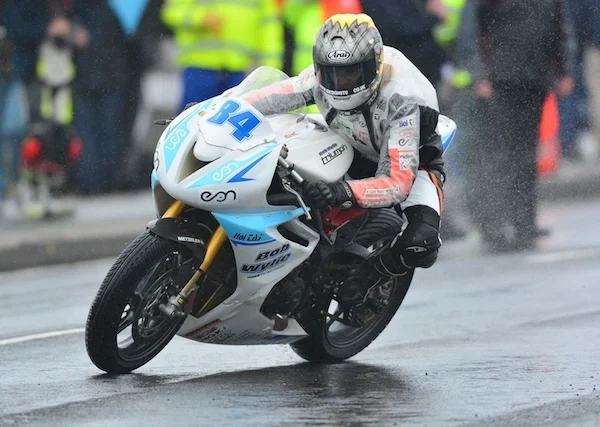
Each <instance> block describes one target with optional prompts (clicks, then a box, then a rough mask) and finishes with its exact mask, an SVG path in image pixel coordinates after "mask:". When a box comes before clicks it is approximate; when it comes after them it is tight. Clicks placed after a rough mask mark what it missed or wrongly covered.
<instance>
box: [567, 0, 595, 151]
mask: <svg viewBox="0 0 600 427" xmlns="http://www.w3.org/2000/svg"><path fill="white" fill-rule="evenodd" d="M566 5H567V8H566V16H567V23H568V26H567V28H568V34H569V36H570V37H569V43H568V46H569V54H570V55H571V57H572V59H573V79H574V82H575V86H574V89H573V92H572V93H571V94H569V95H568V96H566V97H564V98H562V99H561V100H560V101H559V108H560V142H561V157H562V159H569V160H579V158H580V151H579V150H578V146H577V145H578V144H577V142H578V140H579V138H580V136H581V135H582V133H583V132H585V131H586V130H587V129H588V128H589V118H588V100H587V94H586V89H585V85H584V76H583V57H584V53H585V49H586V45H587V43H588V41H589V40H588V36H587V33H588V31H587V25H588V19H589V14H590V11H589V10H586V8H587V6H586V2H585V1H582V0H566Z"/></svg>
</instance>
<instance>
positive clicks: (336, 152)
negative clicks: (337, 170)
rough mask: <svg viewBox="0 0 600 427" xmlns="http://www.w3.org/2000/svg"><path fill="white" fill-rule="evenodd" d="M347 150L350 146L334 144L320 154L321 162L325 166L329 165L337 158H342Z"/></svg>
mask: <svg viewBox="0 0 600 427" xmlns="http://www.w3.org/2000/svg"><path fill="white" fill-rule="evenodd" d="M347 149H348V146H347V145H346V144H342V145H341V146H338V144H337V143H333V144H331V145H330V146H329V147H327V148H325V149H324V150H322V151H320V152H319V156H320V157H321V162H322V163H323V164H324V165H326V164H327V163H329V162H331V161H332V160H333V159H335V158H336V157H339V156H341V155H342V153H343V152H344V151H346V150H347Z"/></svg>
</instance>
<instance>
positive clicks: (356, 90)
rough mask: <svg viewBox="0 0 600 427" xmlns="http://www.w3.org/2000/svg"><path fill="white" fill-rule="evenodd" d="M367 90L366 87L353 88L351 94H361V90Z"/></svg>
mask: <svg viewBox="0 0 600 427" xmlns="http://www.w3.org/2000/svg"><path fill="white" fill-rule="evenodd" d="M366 88H367V86H366V85H361V86H359V87H355V88H354V89H352V92H354V93H358V92H362V91H363V90H365V89H366Z"/></svg>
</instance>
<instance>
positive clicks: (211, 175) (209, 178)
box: [187, 145, 275, 188]
mask: <svg viewBox="0 0 600 427" xmlns="http://www.w3.org/2000/svg"><path fill="white" fill-rule="evenodd" d="M274 147H275V145H272V146H270V147H267V148H266V149H265V150H263V151H261V152H259V153H257V154H255V155H254V156H252V157H249V158H247V159H245V160H239V161H231V162H228V163H225V164H223V165H221V168H216V169H213V170H211V171H210V172H208V173H207V175H204V176H201V177H200V178H198V179H197V180H196V181H194V182H192V183H191V184H190V185H188V187H187V188H196V187H202V186H203V185H212V184H220V183H222V182H223V181H225V180H226V179H227V178H229V175H231V174H232V173H233V172H235V171H237V170H238V169H240V168H243V167H244V165H246V164H248V162H254V163H252V164H251V165H249V166H247V167H246V168H244V170H242V171H240V172H238V174H237V175H236V176H235V177H233V178H232V179H231V180H229V181H227V182H243V181H250V179H248V178H242V180H238V181H233V179H235V178H236V177H238V176H239V175H240V174H241V175H243V174H244V173H246V172H248V171H249V170H250V169H251V168H252V167H253V166H256V164H257V163H258V162H259V161H261V160H262V159H263V158H264V157H265V156H266V155H267V154H269V153H270V152H271V151H272V150H273V148H274ZM257 159H258V160H257ZM224 168H229V169H231V172H230V173H228V174H225V173H220V172H222V171H223V169H224ZM219 173H220V175H221V178H220V179H219V178H218V176H219ZM215 175H217V178H215Z"/></svg>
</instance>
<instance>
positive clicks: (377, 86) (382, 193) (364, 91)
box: [254, 14, 445, 305]
mask: <svg viewBox="0 0 600 427" xmlns="http://www.w3.org/2000/svg"><path fill="white" fill-rule="evenodd" d="M313 62H314V64H313V65H311V66H309V67H308V68H306V69H305V70H304V71H302V72H301V73H300V75H299V76H298V77H295V78H294V79H293V80H291V81H292V82H293V83H292V85H293V87H289V85H290V83H289V82H290V81H289V80H288V83H287V85H288V87H285V88H283V90H276V91H275V90H273V88H267V89H265V92H266V93H267V95H266V98H270V97H273V96H276V97H278V99H277V100H276V101H274V100H272V99H269V100H268V101H269V102H265V103H264V104H263V103H262V102H260V101H258V102H256V103H254V105H255V107H257V108H258V109H259V110H261V108H260V104H263V105H270V106H272V105H277V106H278V108H280V107H281V106H282V105H283V106H286V107H287V106H288V105H289V109H288V108H285V107H281V109H282V110H292V109H294V108H295V107H297V106H299V105H302V104H303V103H304V102H306V104H316V105H317V107H318V108H319V110H320V111H321V113H322V114H323V116H324V117H325V120H326V122H327V124H328V125H329V127H330V128H331V129H333V130H334V131H336V132H338V133H339V134H340V135H342V136H343V137H345V138H346V139H347V140H348V142H349V143H350V144H351V145H352V146H353V147H354V148H355V149H356V150H357V151H358V153H357V155H356V156H355V160H354V163H353V165H352V167H351V169H350V176H353V177H354V176H356V175H357V173H358V175H359V176H360V177H361V178H362V179H352V180H348V181H345V180H340V181H337V182H324V181H318V182H310V183H306V184H305V185H304V189H303V194H304V197H305V199H306V200H307V201H308V202H309V204H310V205H312V206H314V207H316V208H324V207H327V206H331V205H335V206H340V205H343V206H344V207H349V206H351V205H359V206H361V207H363V208H383V207H390V206H396V205H400V206H401V208H402V210H403V213H404V215H405V216H406V219H407V223H408V225H407V226H406V228H405V229H404V230H403V231H402V232H401V233H399V234H398V235H397V236H396V237H395V238H394V239H393V240H392V242H391V243H390V244H388V245H387V246H385V247H384V248H383V249H382V250H379V251H377V252H376V253H374V254H373V255H372V256H371V257H369V258H368V259H367V260H366V261H365V262H363V263H362V264H361V265H360V266H359V267H358V268H357V269H356V270H355V271H353V272H352V274H351V275H350V278H349V279H348V280H347V281H346V282H345V283H344V284H343V285H342V286H341V288H340V289H339V291H338V298H340V300H341V301H343V302H344V303H346V304H350V305H360V304H362V303H363V302H364V299H365V296H366V294H367V292H368V290H369V289H371V288H372V287H374V286H376V285H377V284H379V283H380V282H381V280H388V279H389V277H390V276H402V275H405V274H406V273H407V272H409V271H410V270H412V269H414V268H415V267H423V268H428V267H431V266H432V265H433V263H434V262H435V260H436V258H437V254H438V249H439V248H440V246H441V240H440V237H439V229H440V214H441V212H442V210H443V193H442V183H443V182H444V178H445V174H444V167H443V166H444V163H443V160H442V144H441V138H440V136H439V135H438V134H437V133H436V131H435V129H436V126H437V123H438V116H439V107H438V100H437V94H436V91H435V89H434V87H433V86H432V84H431V83H430V82H429V81H428V80H427V79H426V78H425V76H423V74H422V73H421V72H420V71H419V70H418V69H417V68H416V67H415V66H414V65H413V64H412V63H411V62H410V61H409V60H408V59H407V58H406V57H405V56H404V55H403V54H402V53H400V52H399V51H398V50H396V49H393V48H391V47H388V46H384V45H383V41H382V39H381V35H380V34H379V31H378V30H377V28H376V27H375V24H374V23H373V20H372V19H371V18H370V17H369V16H368V15H365V14H339V15H334V16H332V17H330V18H329V19H328V20H327V21H326V22H325V24H324V25H323V26H322V27H321V29H320V30H319V32H318V34H317V38H316V41H315V45H314V47H313ZM284 84H285V83H284ZM274 92H275V93H274ZM290 92H291V93H290ZM299 96H301V97H302V99H299V98H298V97H299ZM280 97H281V99H280ZM286 98H287V100H288V103H287V104H286V102H285V101H286ZM294 98H296V101H297V102H295V101H294ZM263 100H265V98H263ZM294 104H296V105H294ZM279 112H281V111H279ZM265 113H267V112H265Z"/></svg>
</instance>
